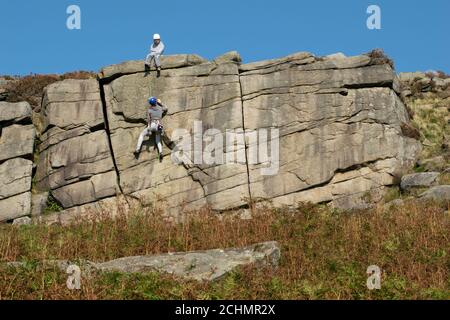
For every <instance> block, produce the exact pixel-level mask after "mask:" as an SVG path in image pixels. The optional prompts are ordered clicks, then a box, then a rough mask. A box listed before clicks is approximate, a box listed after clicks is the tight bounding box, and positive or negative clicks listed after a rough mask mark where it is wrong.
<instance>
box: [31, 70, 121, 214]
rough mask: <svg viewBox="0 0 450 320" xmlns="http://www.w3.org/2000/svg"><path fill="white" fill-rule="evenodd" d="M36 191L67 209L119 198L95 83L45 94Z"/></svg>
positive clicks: (57, 87) (69, 83)
mask: <svg viewBox="0 0 450 320" xmlns="http://www.w3.org/2000/svg"><path fill="white" fill-rule="evenodd" d="M41 113H42V115H43V123H44V125H43V127H42V132H40V140H41V143H40V144H39V146H38V149H39V152H40V155H39V162H38V167H37V173H36V181H37V188H38V189H39V190H42V191H46V190H51V191H52V195H53V196H54V197H55V199H56V200H57V201H59V202H60V203H61V205H62V206H63V207H64V208H70V207H74V206H78V205H82V204H85V203H90V202H95V201H98V200H100V199H102V198H106V197H110V196H114V195H115V194H116V192H117V190H116V187H117V176H116V171H115V169H114V165H113V159H112V157H111V153H110V148H109V139H108V136H107V132H106V131H105V123H104V115H103V106H102V102H101V97H100V88H99V84H98V82H97V81H96V80H95V79H89V80H64V81H61V82H56V83H54V84H52V85H50V86H48V87H47V88H46V89H45V92H44V99H43V105H42V110H41Z"/></svg>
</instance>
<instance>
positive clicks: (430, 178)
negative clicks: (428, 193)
mask: <svg viewBox="0 0 450 320" xmlns="http://www.w3.org/2000/svg"><path fill="white" fill-rule="evenodd" d="M439 176H440V173H439V172H421V173H412V174H407V175H405V176H403V177H402V180H401V183H400V188H402V190H408V189H411V188H425V187H431V186H435V185H438V184H439V181H438V179H439Z"/></svg>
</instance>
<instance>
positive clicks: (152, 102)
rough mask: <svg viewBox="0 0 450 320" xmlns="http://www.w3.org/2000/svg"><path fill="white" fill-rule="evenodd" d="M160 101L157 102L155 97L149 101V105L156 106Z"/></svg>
mask: <svg viewBox="0 0 450 320" xmlns="http://www.w3.org/2000/svg"><path fill="white" fill-rule="evenodd" d="M157 102H158V100H156V98H155V97H151V98H150V99H148V103H150V104H151V105H152V106H156V104H157Z"/></svg>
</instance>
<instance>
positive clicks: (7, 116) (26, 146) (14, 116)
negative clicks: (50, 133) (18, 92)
mask: <svg viewBox="0 0 450 320" xmlns="http://www.w3.org/2000/svg"><path fill="white" fill-rule="evenodd" d="M34 138H35V130H34V127H33V125H32V124H31V107H30V105H29V104H28V103H26V102H21V103H7V102H0V222H1V221H5V220H11V219H15V218H19V217H22V216H25V215H28V214H29V213H30V199H31V192H30V191H31V179H32V169H33V162H32V161H31V159H32V158H33V147H34Z"/></svg>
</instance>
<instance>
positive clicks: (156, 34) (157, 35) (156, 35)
mask: <svg viewBox="0 0 450 320" xmlns="http://www.w3.org/2000/svg"><path fill="white" fill-rule="evenodd" d="M153 40H161V36H160V35H159V34H158V33H155V34H154V35H153Z"/></svg>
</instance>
